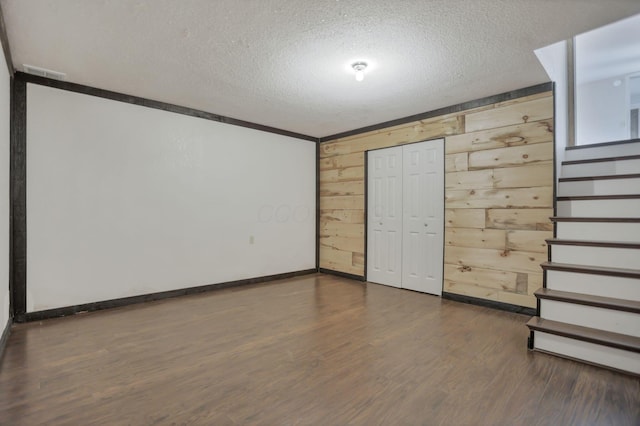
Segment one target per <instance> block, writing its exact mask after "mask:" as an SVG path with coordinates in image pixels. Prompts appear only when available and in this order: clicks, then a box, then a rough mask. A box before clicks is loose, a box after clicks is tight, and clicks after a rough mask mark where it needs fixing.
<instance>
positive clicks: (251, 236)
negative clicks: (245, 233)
mask: <svg viewBox="0 0 640 426" xmlns="http://www.w3.org/2000/svg"><path fill="white" fill-rule="evenodd" d="M254 242H255V238H253V235H249V244H253V243H254Z"/></svg>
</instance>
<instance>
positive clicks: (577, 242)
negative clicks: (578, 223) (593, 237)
mask: <svg viewBox="0 0 640 426" xmlns="http://www.w3.org/2000/svg"><path fill="white" fill-rule="evenodd" d="M546 241H547V244H549V245H555V246H582V247H607V248H623V249H640V243H627V242H618V241H590V240H565V239H558V238H549V239H548V240H546Z"/></svg>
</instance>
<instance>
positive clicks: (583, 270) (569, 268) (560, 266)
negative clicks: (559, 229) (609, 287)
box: [540, 262, 640, 279]
mask: <svg viewBox="0 0 640 426" xmlns="http://www.w3.org/2000/svg"><path fill="white" fill-rule="evenodd" d="M540 266H542V269H544V270H548V271H563V272H576V273H580V274H593V275H607V276H611V277H622V278H635V279H640V270H638V269H628V268H611V267H604V266H592V265H579V264H574V263H559V262H545V263H543V264H541V265H540Z"/></svg>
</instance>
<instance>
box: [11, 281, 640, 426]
mask: <svg viewBox="0 0 640 426" xmlns="http://www.w3.org/2000/svg"><path fill="white" fill-rule="evenodd" d="M528 319H529V317H527V316H524V315H519V314H514V313H508V312H502V311H496V310H492V309H489V308H484V307H478V306H472V305H467V304H461V303H457V302H454V301H450V300H444V299H441V298H438V297H434V296H430V295H426V294H421V293H416V292H412V291H406V290H399V289H395V288H391V287H385V286H381V285H376V284H370V283H360V282H355V281H350V280H347V279H344V278H340V277H335V276H330V275H322V274H318V275H312V276H305V277H297V278H292V279H288V280H282V281H278V282H273V283H268V284H257V285H253V286H247V287H242V288H230V289H225V290H220V291H216V292H211V293H207V294H200V295H193V296H186V297H180V298H176V299H170V300H162V301H157V302H150V303H147V304H144V305H136V306H130V307H124V308H118V309H112V310H105V311H99V312H93V313H90V314H84V315H79V316H75V317H65V318H59V319H52V320H47V321H42V322H37V323H28V324H20V325H15V326H14V328H13V330H12V333H11V336H10V339H9V342H8V345H7V350H6V353H5V356H4V360H3V363H2V365H1V366H0V424H2V425H4V424H7V425H36V424H47V425H77V424H105V425H148V424H202V425H211V424H215V425H237V424H265V425H273V424H318V425H336V424H356V425H359V424H362V425H374V424H393V425H396V424H407V425H413V424H433V425H452V424H455V425H485V424H486V425H513V424H527V425H529V424H533V425H547V424H548V425H557V424H563V425H564V424H616V425H636V424H638V423H640V380H638V378H637V377H632V376H626V375H623V374H620V373H616V372H612V371H608V370H604V369H600V368H597V367H593V366H589V365H585V364H580V363H577V362H574V361H571V360H565V359H561V358H556V357H552V356H549V355H546V354H541V353H532V352H528V351H527V349H526V338H527V336H528V331H527V328H526V327H525V323H526V321H527V320H528Z"/></svg>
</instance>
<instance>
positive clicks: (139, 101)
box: [15, 71, 318, 143]
mask: <svg viewBox="0 0 640 426" xmlns="http://www.w3.org/2000/svg"><path fill="white" fill-rule="evenodd" d="M15 76H16V79H18V80H20V81H23V82H26V83H33V84H39V85H41V86H47V87H52V88H55V89H60V90H66V91H69V92H75V93H81V94H83V95H89V96H96V97H99V98H104V99H110V100H112V101H118V102H125V103H129V104H133V105H139V106H144V107H147V108H153V109H159V110H162V111H167V112H173V113H175V114H182V115H188V116H190V117H197V118H202V119H205V120H211V121H217V122H219V123H224V124H230V125H233V126H240V127H246V128H249V129H254V130H260V131H262V132H268V133H275V134H278V135H282V136H288V137H291V138H296V139H302V140H305V141H311V142H315V143H317V142H318V138H316V137H314V136H309V135H303V134H301V133H295V132H290V131H288V130H283V129H277V128H275V127H270V126H265V125H262V124H257V123H251V122H249V121H244V120H239V119H236V118H231V117H225V116H223V115H218V114H213V113H210V112H206V111H201V110H197V109H193V108H188V107H184V106H180V105H174V104H169V103H166V102H160V101H154V100H152V99H146V98H141V97H138V96H132V95H125V94H124V93H118V92H112V91H110V90H104V89H98V88H96V87H90V86H84V85H81V84H76V83H71V82H68V81H59V80H53V79H50V78H45V77H40V76H36V75H31V74H26V73H23V72H19V71H18V72H16V73H15Z"/></svg>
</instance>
